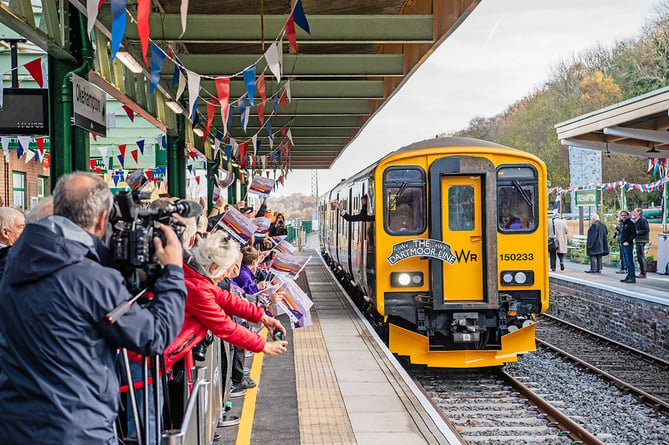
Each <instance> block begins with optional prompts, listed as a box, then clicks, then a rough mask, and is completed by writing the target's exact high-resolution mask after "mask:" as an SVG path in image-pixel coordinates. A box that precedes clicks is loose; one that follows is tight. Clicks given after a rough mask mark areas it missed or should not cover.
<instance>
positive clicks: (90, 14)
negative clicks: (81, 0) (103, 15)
mask: <svg viewBox="0 0 669 445" xmlns="http://www.w3.org/2000/svg"><path fill="white" fill-rule="evenodd" d="M99 4H102V2H100V1H99V0H86V17H87V18H88V25H87V27H86V29H87V30H88V35H89V36H90V35H91V31H93V28H94V27H95V21H96V20H97V18H98V9H99V8H98V5H99Z"/></svg>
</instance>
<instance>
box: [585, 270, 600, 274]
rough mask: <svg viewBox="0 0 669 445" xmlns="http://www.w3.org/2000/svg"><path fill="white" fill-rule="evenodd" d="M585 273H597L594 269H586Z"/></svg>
mask: <svg viewBox="0 0 669 445" xmlns="http://www.w3.org/2000/svg"><path fill="white" fill-rule="evenodd" d="M585 273H597V271H596V270H586V271H585Z"/></svg>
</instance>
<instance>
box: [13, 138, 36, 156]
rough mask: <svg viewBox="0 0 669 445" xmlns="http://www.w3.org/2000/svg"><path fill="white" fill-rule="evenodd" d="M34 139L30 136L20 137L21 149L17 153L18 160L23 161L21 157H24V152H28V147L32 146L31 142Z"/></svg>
mask: <svg viewBox="0 0 669 445" xmlns="http://www.w3.org/2000/svg"><path fill="white" fill-rule="evenodd" d="M31 139H32V138H31V137H30V136H19V137H18V140H19V148H18V153H17V159H21V156H23V152H25V151H26V150H28V147H29V146H30V140H31Z"/></svg>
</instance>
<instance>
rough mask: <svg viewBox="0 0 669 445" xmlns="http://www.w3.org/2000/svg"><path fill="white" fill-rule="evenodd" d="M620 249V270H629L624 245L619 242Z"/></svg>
mask: <svg viewBox="0 0 669 445" xmlns="http://www.w3.org/2000/svg"><path fill="white" fill-rule="evenodd" d="M618 249H619V250H620V270H627V267H626V266H627V265H626V264H625V256H624V255H623V245H622V243H618Z"/></svg>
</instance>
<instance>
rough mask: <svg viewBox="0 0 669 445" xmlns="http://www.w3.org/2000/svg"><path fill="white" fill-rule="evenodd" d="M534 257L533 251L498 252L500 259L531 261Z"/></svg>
mask: <svg viewBox="0 0 669 445" xmlns="http://www.w3.org/2000/svg"><path fill="white" fill-rule="evenodd" d="M533 259H534V254H533V253H500V254H499V260H500V261H532V260H533Z"/></svg>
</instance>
